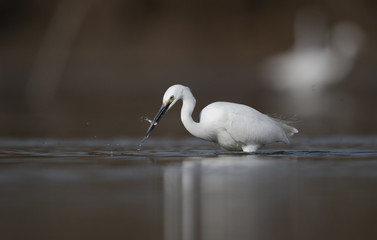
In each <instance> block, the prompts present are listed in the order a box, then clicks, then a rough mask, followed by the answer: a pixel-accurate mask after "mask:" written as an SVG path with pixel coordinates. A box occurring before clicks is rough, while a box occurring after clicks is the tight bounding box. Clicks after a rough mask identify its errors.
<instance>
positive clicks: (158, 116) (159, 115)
mask: <svg viewBox="0 0 377 240" xmlns="http://www.w3.org/2000/svg"><path fill="white" fill-rule="evenodd" d="M169 106H170V103H167V104H166V105H165V104H162V106H161V108H160V110H158V113H157V114H156V116H155V117H154V119H153V121H152V122H151V125H150V126H149V128H148V131H147V133H146V134H145V137H146V138H147V137H149V134H151V132H152V131H153V129H154V127H155V126H156V125H157V123H158V122H159V121H160V120H161V118H162V116H164V114H165V113H166V111H167V110H168V108H169Z"/></svg>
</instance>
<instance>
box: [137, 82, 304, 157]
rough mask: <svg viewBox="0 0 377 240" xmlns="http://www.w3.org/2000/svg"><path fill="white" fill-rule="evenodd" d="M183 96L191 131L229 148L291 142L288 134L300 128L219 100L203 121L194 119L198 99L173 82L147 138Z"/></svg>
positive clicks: (203, 115)
mask: <svg viewBox="0 0 377 240" xmlns="http://www.w3.org/2000/svg"><path fill="white" fill-rule="evenodd" d="M180 99H182V101H183V104H182V109H181V120H182V123H183V125H184V126H185V128H186V129H187V131H189V132H190V133H191V134H192V135H194V136H195V137H198V138H201V139H203V140H207V141H211V142H214V143H217V144H219V145H220V146H221V147H223V148H224V149H226V150H229V151H244V152H255V151H256V150H257V149H258V148H259V147H261V146H263V145H265V144H269V143H278V142H282V143H288V142H289V141H288V137H290V136H292V135H293V134H295V133H298V130H297V129H296V128H294V127H291V126H289V125H288V124H286V123H285V122H284V121H282V120H279V119H275V118H271V117H269V116H267V115H265V114H263V113H260V112H258V111H257V110H255V109H253V108H251V107H248V106H246V105H242V104H237V103H230V102H215V103H212V104H209V105H208V106H207V107H205V108H204V109H203V110H202V112H201V114H200V121H199V122H195V121H194V120H193V119H192V116H191V114H192V112H193V111H194V108H195V103H196V100H195V98H194V96H193V95H192V93H191V90H190V88H188V87H186V86H183V85H179V84H177V85H173V86H171V87H169V88H168V90H167V91H166V92H165V94H164V97H163V100H162V103H163V104H162V107H161V108H160V110H159V111H158V113H157V115H156V116H155V118H154V119H153V120H152V121H150V120H149V121H150V126H149V128H148V131H147V133H146V135H145V137H144V139H143V140H142V142H143V141H145V140H146V139H147V138H148V137H149V135H150V134H151V132H152V131H153V129H154V128H155V126H156V125H157V123H158V122H159V121H160V120H161V118H162V117H163V115H164V114H165V113H166V112H167V111H168V110H169V109H170V108H171V107H172V106H173V105H174V104H175V103H176V102H177V101H178V100H180Z"/></svg>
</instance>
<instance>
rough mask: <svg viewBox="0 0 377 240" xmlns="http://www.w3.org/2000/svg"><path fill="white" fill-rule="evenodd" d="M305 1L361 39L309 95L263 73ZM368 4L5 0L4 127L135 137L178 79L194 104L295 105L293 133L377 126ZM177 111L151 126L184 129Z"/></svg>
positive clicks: (0, 109) (366, 130)
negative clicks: (274, 84)
mask: <svg viewBox="0 0 377 240" xmlns="http://www.w3.org/2000/svg"><path fill="white" fill-rule="evenodd" d="M308 6H315V7H316V8H319V9H321V11H323V13H324V14H325V15H326V19H327V22H328V24H329V25H331V24H333V23H336V22H338V21H342V20H349V21H352V22H354V23H356V24H358V25H359V26H360V28H361V29H362V30H363V32H364V34H365V39H366V41H365V44H364V45H363V48H362V50H361V52H360V54H359V55H358V56H357V59H356V60H355V62H354V67H353V69H352V71H351V72H350V74H348V75H347V77H346V78H344V79H343V80H342V81H341V82H340V83H337V84H334V85H331V86H330V87H328V88H326V89H325V91H321V92H318V94H317V95H316V98H315V99H309V100H308V99H302V98H303V96H301V97H299V98H297V97H292V94H291V93H289V92H284V91H276V90H274V89H273V88H269V87H268V86H267V85H266V84H264V83H263V81H264V80H263V78H262V77H261V75H260V74H259V72H260V71H259V69H260V66H261V65H262V64H263V62H264V61H265V59H266V58H268V57H269V56H272V55H276V54H278V53H282V52H284V51H286V50H288V49H290V48H291V47H292V45H293V43H294V21H295V16H296V15H297V13H298V11H299V10H300V9H302V8H303V7H308ZM376 16H377V2H376V1H373V0H323V1H309V0H308V1H294V0H287V1H281V0H264V1H263V0H251V1H246V0H232V1H221V0H216V1H212V0H185V1H175V0H106V1H104V0H103V1H101V0H81V1H77V0H71V1H69V0H61V1H54V0H2V1H0V136H2V137H54V138H55V137H57V138H71V137H72V138H73V137H81V138H108V137H110V138H111V137H122V136H132V137H140V138H141V137H142V136H143V135H144V133H145V131H146V129H147V123H143V122H142V121H141V120H140V119H141V117H142V116H147V117H149V118H152V117H153V116H154V114H155V113H156V111H157V110H158V109H159V107H160V105H161V100H162V96H163V94H164V92H165V90H166V89H167V88H168V87H169V86H170V85H172V84H175V83H181V84H184V85H187V86H189V87H190V88H191V90H192V92H193V93H194V95H195V96H196V98H197V108H198V109H202V108H203V107H204V106H206V105H207V104H209V103H211V102H213V101H217V100H223V101H231V102H239V103H244V104H247V105H249V106H252V107H254V108H256V109H258V110H260V111H262V112H264V113H267V114H274V113H277V114H282V115H283V116H285V117H287V118H289V117H291V116H294V115H295V116H296V117H295V118H296V119H297V123H296V126H297V127H298V128H299V130H300V135H301V136H322V135H361V134H375V133H376V130H377V127H376V124H375V123H376V120H377V114H376V103H377V96H376V87H377V83H376V76H377V68H376V61H377V48H376V41H377V39H376V38H377V36H376V22H377V17H376ZM313 91H315V89H314V90H313ZM304 98H305V97H304ZM313 103H316V104H317V105H316V106H317V107H314V108H313V106H312V104H313ZM318 106H319V107H318ZM312 108H313V109H312ZM302 109H305V111H303V110H302ZM178 112H179V106H177V107H175V108H174V109H172V110H171V112H169V113H168V114H167V115H166V117H165V119H164V120H163V121H162V122H161V124H160V125H161V126H159V128H157V130H156V131H155V132H154V134H155V135H156V136H158V135H160V136H189V133H186V132H185V129H184V128H183V126H182V124H181V123H180V120H179V113H178ZM198 112H199V111H196V112H195V114H194V115H195V118H197V115H198Z"/></svg>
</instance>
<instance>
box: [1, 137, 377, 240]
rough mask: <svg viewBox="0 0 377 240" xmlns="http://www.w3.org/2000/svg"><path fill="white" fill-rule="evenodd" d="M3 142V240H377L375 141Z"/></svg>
mask: <svg viewBox="0 0 377 240" xmlns="http://www.w3.org/2000/svg"><path fill="white" fill-rule="evenodd" d="M139 141H140V139H129V138H122V139H112V140H99V139H91V140H78V139H71V140H57V139H28V140H25V139H0V194H1V195H0V212H1V215H0V226H2V227H1V235H2V237H1V239H166V240H170V239H172V240H176V239H216V240H217V239H372V238H373V236H374V237H375V236H376V234H377V229H376V227H375V226H376V223H377V191H376V189H377V137H376V136H372V137H355V136H343V137H324V138H314V139H311V138H294V139H293V140H292V143H291V145H276V146H270V147H269V148H263V149H261V150H260V151H258V152H257V153H256V154H243V153H230V152H225V151H222V150H221V149H220V148H218V147H217V146H216V145H214V144H211V143H207V142H203V141H201V140H197V139H193V138H187V139H158V138H151V139H149V140H148V141H146V142H145V143H144V145H143V147H142V149H141V151H137V150H136V149H137V147H138V144H139Z"/></svg>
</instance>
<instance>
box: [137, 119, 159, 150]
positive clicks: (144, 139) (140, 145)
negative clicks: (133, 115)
mask: <svg viewBox="0 0 377 240" xmlns="http://www.w3.org/2000/svg"><path fill="white" fill-rule="evenodd" d="M141 119H142V120H144V121H147V122H149V123H150V124H151V125H152V124H153V123H152V120H150V119H149V118H147V117H141ZM153 125H155V126H156V125H157V123H156V122H155V123H154V124H153ZM148 138H149V134H147V135H145V137H144V138H143V139H141V141H140V143H139V145H138V147H137V150H138V151H140V150H141V147H142V145H143V143H144V142H145V141H147V139H148Z"/></svg>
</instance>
